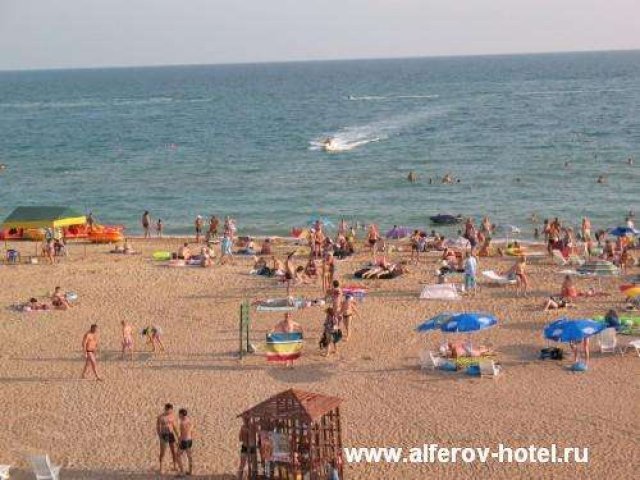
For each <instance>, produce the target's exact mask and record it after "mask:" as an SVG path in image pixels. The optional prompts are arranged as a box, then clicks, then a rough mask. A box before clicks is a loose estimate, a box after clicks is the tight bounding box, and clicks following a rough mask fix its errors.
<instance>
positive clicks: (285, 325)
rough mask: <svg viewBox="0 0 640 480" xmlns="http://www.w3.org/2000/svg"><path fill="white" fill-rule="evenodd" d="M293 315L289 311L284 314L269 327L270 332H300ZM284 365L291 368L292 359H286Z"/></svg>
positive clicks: (300, 329)
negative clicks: (282, 317)
mask: <svg viewBox="0 0 640 480" xmlns="http://www.w3.org/2000/svg"><path fill="white" fill-rule="evenodd" d="M292 318H293V316H292V315H291V313H290V312H287V313H285V314H284V319H282V320H281V321H279V322H278V323H276V324H275V325H274V326H273V328H272V329H271V333H295V332H300V333H301V332H302V327H301V326H300V324H299V323H297V322H294V321H293V320H292ZM284 365H285V367H289V368H293V360H287V361H286V362H285V364H284Z"/></svg>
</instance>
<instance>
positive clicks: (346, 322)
mask: <svg viewBox="0 0 640 480" xmlns="http://www.w3.org/2000/svg"><path fill="white" fill-rule="evenodd" d="M354 315H359V314H358V308H357V307H356V302H355V301H354V300H353V295H346V296H345V297H344V302H343V303H342V325H343V326H344V341H345V342H346V341H348V340H349V337H350V336H351V329H352V326H353V325H352V323H351V320H352V319H353V317H354Z"/></svg>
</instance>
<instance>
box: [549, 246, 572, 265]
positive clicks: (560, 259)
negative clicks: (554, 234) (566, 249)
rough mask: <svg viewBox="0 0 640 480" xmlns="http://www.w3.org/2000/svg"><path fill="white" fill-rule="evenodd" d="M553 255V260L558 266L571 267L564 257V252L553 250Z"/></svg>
mask: <svg viewBox="0 0 640 480" xmlns="http://www.w3.org/2000/svg"><path fill="white" fill-rule="evenodd" d="M551 255H552V258H553V262H554V263H555V264H556V265H559V266H561V267H565V266H567V265H569V261H568V260H567V259H566V258H564V255H562V252H561V251H560V250H551Z"/></svg>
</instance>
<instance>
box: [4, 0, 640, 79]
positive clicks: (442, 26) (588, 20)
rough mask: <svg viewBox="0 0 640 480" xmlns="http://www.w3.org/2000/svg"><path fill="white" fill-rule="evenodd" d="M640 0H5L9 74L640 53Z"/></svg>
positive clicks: (5, 52)
mask: <svg viewBox="0 0 640 480" xmlns="http://www.w3.org/2000/svg"><path fill="white" fill-rule="evenodd" d="M639 18H640V0H0V70H17V69H34V68H37V69H41V68H86V67H106V66H133V65H174V64H178V65H182V64H215V63H246V62H268V61H299V60H324V59H349V58H392V57H422V56H436V55H478V54H503V53H535V52H556V51H588V50H628V49H640V32H639V31H638V27H639V26H640V23H639V21H640V20H638V19H639Z"/></svg>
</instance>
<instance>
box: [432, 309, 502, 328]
mask: <svg viewBox="0 0 640 480" xmlns="http://www.w3.org/2000/svg"><path fill="white" fill-rule="evenodd" d="M497 324H498V319H497V318H496V317H494V316H493V315H489V314H486V313H458V314H456V315H452V316H451V317H450V318H449V319H448V320H446V321H445V322H444V323H442V325H441V326H440V330H442V331H443V332H445V333H463V332H477V331H480V330H485V329H487V328H491V327H493V326H495V325H497Z"/></svg>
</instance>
